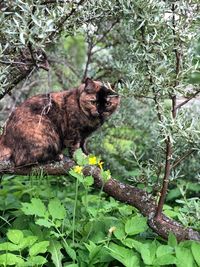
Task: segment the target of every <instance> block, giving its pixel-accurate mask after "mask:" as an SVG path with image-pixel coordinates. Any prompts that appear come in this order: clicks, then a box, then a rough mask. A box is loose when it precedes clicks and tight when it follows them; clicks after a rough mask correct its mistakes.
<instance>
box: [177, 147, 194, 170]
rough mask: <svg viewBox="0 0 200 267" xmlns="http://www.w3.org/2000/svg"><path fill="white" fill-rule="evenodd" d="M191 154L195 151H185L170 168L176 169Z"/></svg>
mask: <svg viewBox="0 0 200 267" xmlns="http://www.w3.org/2000/svg"><path fill="white" fill-rule="evenodd" d="M193 152H195V149H190V150H189V151H186V152H185V153H184V154H183V155H182V156H181V157H180V158H178V159H177V160H175V162H174V163H173V165H172V168H173V169H174V168H176V167H177V166H178V165H179V164H180V163H181V162H182V161H183V160H184V159H186V158H187V157H188V156H189V155H191V154H192V153H193Z"/></svg>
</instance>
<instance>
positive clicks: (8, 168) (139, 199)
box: [0, 160, 200, 241]
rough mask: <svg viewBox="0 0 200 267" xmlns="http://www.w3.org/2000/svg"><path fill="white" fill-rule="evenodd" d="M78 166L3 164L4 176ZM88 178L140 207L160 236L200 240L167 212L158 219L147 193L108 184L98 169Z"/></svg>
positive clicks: (87, 169)
mask: <svg viewBox="0 0 200 267" xmlns="http://www.w3.org/2000/svg"><path fill="white" fill-rule="evenodd" d="M74 165H75V163H74V161H72V160H67V161H65V162H55V163H49V164H45V165H35V166H23V167H21V168H20V167H17V168H16V167H14V166H12V165H11V164H7V165H6V164H5V163H2V164H0V175H3V174H18V175H27V174H30V173H31V172H34V173H35V172H40V170H41V169H42V170H43V172H45V173H47V174H49V175H65V174H67V172H68V171H69V170H70V168H72V167H73V166H74ZM83 173H84V175H92V176H93V178H94V187H96V188H99V189H100V188H102V189H103V191H104V192H105V193H107V194H108V195H109V196H112V197H113V198H115V199H116V200H118V201H120V202H122V203H126V204H129V205H131V206H134V207H136V208H137V209H138V210H139V211H140V212H141V214H142V215H144V216H146V217H147V219H148V224H149V226H150V228H151V229H152V230H153V231H155V232H156V233H157V234H158V235H159V236H161V237H163V238H165V239H167V237H168V235H169V233H170V232H172V233H173V234H174V235H175V236H176V238H177V240H179V241H181V240H197V241H200V233H198V232H197V231H194V230H193V229H191V228H185V227H184V226H183V225H181V224H179V223H178V222H176V221H175V220H173V219H171V218H169V217H167V216H165V215H164V214H163V213H162V214H161V216H160V217H159V219H158V218H156V216H155V215H156V209H157V205H156V203H155V200H154V199H153V197H151V196H150V195H149V194H148V193H147V192H145V191H144V190H141V189H139V188H136V187H134V186H131V185H127V184H124V183H121V182H119V181H117V180H116V179H113V178H110V179H109V180H108V181H106V182H104V181H103V179H102V177H101V170H100V169H99V168H98V167H95V166H86V167H85V168H84V170H83Z"/></svg>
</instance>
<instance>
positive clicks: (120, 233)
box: [113, 224, 126, 240]
mask: <svg viewBox="0 0 200 267" xmlns="http://www.w3.org/2000/svg"><path fill="white" fill-rule="evenodd" d="M113 233H114V236H115V237H116V238H117V239H119V240H122V239H125V237H126V233H125V230H124V225H123V224H119V225H117V227H116V230H115V231H114V232H113Z"/></svg>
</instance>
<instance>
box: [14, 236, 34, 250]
mask: <svg viewBox="0 0 200 267" xmlns="http://www.w3.org/2000/svg"><path fill="white" fill-rule="evenodd" d="M37 239H38V237H37V236H27V237H24V239H23V240H22V242H21V243H20V244H19V245H18V247H19V249H21V250H22V249H24V248H26V247H31V246H32V245H33V244H34V243H35V242H36V241H37Z"/></svg>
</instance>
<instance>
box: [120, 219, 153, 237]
mask: <svg viewBox="0 0 200 267" xmlns="http://www.w3.org/2000/svg"><path fill="white" fill-rule="evenodd" d="M147 229H148V225H147V219H146V218H144V217H139V216H137V215H136V216H134V217H132V218H131V219H129V220H128V221H127V222H126V224H125V232H126V233H127V234H128V235H136V234H139V233H142V232H144V231H146V230H147Z"/></svg>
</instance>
